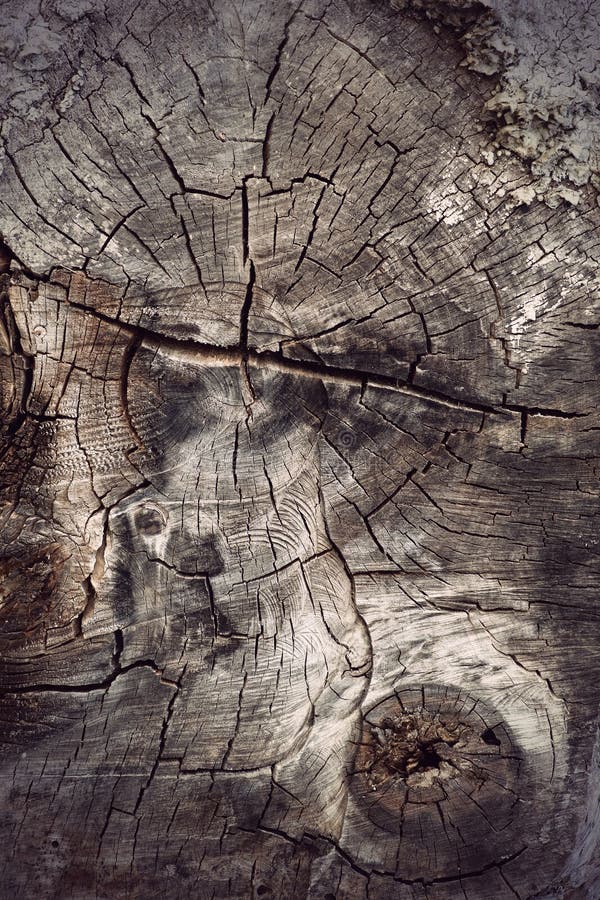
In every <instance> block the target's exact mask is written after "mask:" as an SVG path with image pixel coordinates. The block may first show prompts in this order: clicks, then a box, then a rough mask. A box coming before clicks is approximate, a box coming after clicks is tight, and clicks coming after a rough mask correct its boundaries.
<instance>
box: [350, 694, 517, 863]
mask: <svg viewBox="0 0 600 900" xmlns="http://www.w3.org/2000/svg"><path fill="white" fill-rule="evenodd" d="M530 782H531V773H530V772H529V761H528V760H527V759H525V758H524V756H523V753H522V752H521V751H520V748H519V747H518V746H517V745H516V744H515V741H514V740H513V738H512V735H511V731H510V729H509V727H508V725H507V724H506V723H504V722H503V721H502V717H501V716H500V715H498V713H497V712H496V711H495V710H494V709H492V708H491V707H489V706H487V705H486V703H485V702H483V701H482V700H480V699H479V698H477V697H473V696H471V695H470V694H468V693H467V692H465V691H461V690H458V689H456V688H454V687H451V686H446V685H443V686H442V685H426V686H423V687H422V686H418V687H407V688H405V689H404V690H398V691H397V692H396V693H395V694H393V695H392V696H389V697H387V698H386V699H384V700H382V701H381V702H379V703H377V704H376V705H375V706H374V707H372V708H371V709H370V710H368V711H367V712H366V713H365V715H364V718H363V726H362V736H361V740H360V744H359V748H358V751H357V754H356V758H355V761H354V770H353V775H352V777H351V780H350V787H349V806H348V810H347V817H348V819H349V821H350V822H351V827H352V829H354V833H360V835H361V843H360V845H359V846H353V847H352V848H350V847H349V848H348V850H349V852H352V854H353V855H354V856H356V858H357V861H360V862H361V864H364V865H366V866H369V865H378V866H381V865H387V860H388V859H393V860H394V861H395V863H394V864H395V865H397V867H398V872H400V873H401V874H402V877H410V878H413V877H415V878H418V877H421V876H422V875H423V873H424V872H427V874H431V875H432V877H438V876H439V877H440V878H446V877H454V876H456V875H457V874H459V873H460V872H461V871H468V870H476V869H478V867H479V868H480V867H481V866H482V865H488V864H489V865H492V864H493V861H494V860H495V859H499V858H503V857H504V856H508V855H510V854H511V853H512V852H514V850H515V846H517V845H518V846H517V849H518V847H520V846H521V843H519V842H520V841H521V838H522V831H521V829H522V820H523V816H524V815H526V811H527V808H528V807H527V803H528V798H530V797H531V787H532V785H531V784H530ZM519 801H520V802H519ZM348 827H349V828H350V826H348ZM348 833H350V832H348ZM433 848H435V853H434V852H433ZM434 859H435V863H433V862H432V860H434Z"/></svg>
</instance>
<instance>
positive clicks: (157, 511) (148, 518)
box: [134, 503, 169, 537]
mask: <svg viewBox="0 0 600 900" xmlns="http://www.w3.org/2000/svg"><path fill="white" fill-rule="evenodd" d="M134 518H135V527H136V528H137V530H138V531H139V532H140V534H145V535H147V536H148V537H154V535H157V534H160V533H161V531H163V530H164V529H165V527H166V524H167V520H168V518H169V516H168V513H167V512H165V510H163V509H161V507H159V506H158V505H157V504H156V503H145V504H144V505H143V506H140V507H139V508H138V509H136V511H135V517H134Z"/></svg>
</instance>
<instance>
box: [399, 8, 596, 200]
mask: <svg viewBox="0 0 600 900" xmlns="http://www.w3.org/2000/svg"><path fill="white" fill-rule="evenodd" d="M392 5H393V6H395V7H396V8H399V9H407V8H410V9H413V10H419V11H421V12H422V13H424V14H425V15H426V16H427V17H428V18H429V19H430V20H432V21H433V22H434V23H435V25H436V27H437V25H438V24H440V23H443V24H445V25H449V26H451V27H453V28H455V29H457V31H458V33H459V36H460V39H461V42H462V43H463V45H464V47H465V50H466V57H465V60H464V65H465V66H467V67H468V68H470V69H472V70H474V71H476V72H480V73H482V74H484V75H487V76H495V77H496V78H497V84H496V87H495V90H494V93H493V95H492V97H491V98H490V99H489V100H488V102H487V103H486V111H487V113H488V114H490V115H491V119H492V121H493V122H494V125H495V133H494V144H495V145H496V146H497V147H498V148H502V149H505V150H506V149H508V150H510V151H512V152H513V153H515V154H516V155H517V156H519V157H520V158H521V159H523V160H525V161H527V162H528V163H529V165H530V166H531V172H532V174H533V176H534V179H535V181H534V183H533V185H532V187H531V189H527V190H526V191H525V192H523V196H522V197H520V198H519V199H520V200H521V202H524V203H528V202H531V200H533V199H534V198H535V197H538V198H543V199H544V200H546V202H547V203H549V204H550V205H551V206H555V205H558V203H559V202H560V201H561V200H563V199H564V200H567V201H569V202H570V203H577V202H578V201H579V199H580V196H581V188H583V187H584V186H585V185H587V184H589V183H591V184H593V185H594V186H595V187H596V188H600V115H599V104H600V0H567V2H565V0H547V2H543V3H542V2H539V0H480V2H471V0H442V2H440V0H392Z"/></svg>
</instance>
